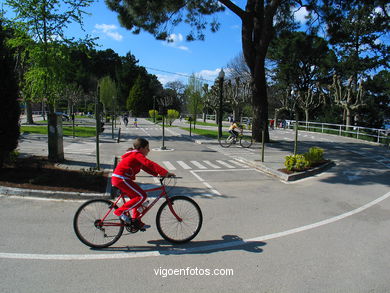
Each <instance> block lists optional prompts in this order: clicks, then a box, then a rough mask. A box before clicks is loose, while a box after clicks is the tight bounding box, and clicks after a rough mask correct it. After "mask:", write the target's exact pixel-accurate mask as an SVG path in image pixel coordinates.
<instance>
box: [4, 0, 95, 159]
mask: <svg viewBox="0 0 390 293" xmlns="http://www.w3.org/2000/svg"><path fill="white" fill-rule="evenodd" d="M92 1H93V0H69V1H60V0H24V1H18V0H6V4H7V5H8V6H10V7H11V8H12V9H13V10H14V12H15V13H16V17H15V19H14V21H15V22H16V25H17V27H18V31H20V32H22V33H23V34H25V33H27V35H28V36H29V37H30V39H32V40H34V42H31V41H29V42H28V43H27V44H26V45H27V46H26V48H27V50H28V51H29V60H30V64H31V67H30V68H29V70H28V71H27V72H26V74H25V80H26V86H27V87H28V90H27V92H28V93H29V94H30V95H31V96H33V97H36V98H39V99H42V98H44V99H46V101H47V103H48V105H49V113H50V114H54V111H55V108H54V104H55V101H56V93H58V91H59V89H60V88H61V81H62V80H61V79H62V77H63V71H64V70H65V69H66V68H67V66H65V64H64V63H62V62H63V61H64V62H66V61H65V59H64V58H63V57H64V55H63V48H64V46H62V45H64V44H67V45H69V44H72V43H76V41H74V39H73V38H68V37H66V35H65V30H66V28H67V27H68V25H69V24H71V23H78V24H80V25H81V26H82V15H83V14H84V13H85V12H84V11H83V9H84V8H85V7H87V6H89V5H90V3H91V2H92ZM23 37H24V36H23ZM90 41H91V40H89V39H85V40H80V41H79V42H84V43H91V42H90ZM54 121H55V120H54V119H49V123H48V128H49V130H50V129H52V127H53V126H54V125H52V123H54ZM48 133H49V139H48V149H49V159H51V160H53V161H61V160H63V150H62V151H60V150H59V146H60V145H61V144H60V143H58V136H57V133H56V132H54V133H53V132H52V131H49V132H48Z"/></svg>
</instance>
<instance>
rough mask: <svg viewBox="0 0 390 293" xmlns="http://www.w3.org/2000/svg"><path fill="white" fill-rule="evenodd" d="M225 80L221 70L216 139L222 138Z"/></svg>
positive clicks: (219, 75)
mask: <svg viewBox="0 0 390 293" xmlns="http://www.w3.org/2000/svg"><path fill="white" fill-rule="evenodd" d="M224 79H225V72H224V71H223V69H221V71H220V72H219V74H218V82H219V115H218V116H219V117H218V139H221V137H222V107H223V81H224Z"/></svg>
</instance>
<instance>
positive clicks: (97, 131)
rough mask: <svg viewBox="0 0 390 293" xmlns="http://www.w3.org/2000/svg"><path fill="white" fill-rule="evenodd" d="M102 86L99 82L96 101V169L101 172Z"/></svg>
mask: <svg viewBox="0 0 390 293" xmlns="http://www.w3.org/2000/svg"><path fill="white" fill-rule="evenodd" d="M99 95H100V85H99V82H98V85H97V91H96V99H95V119H96V169H97V170H100V152H99V134H100V128H101V125H100V107H99Z"/></svg>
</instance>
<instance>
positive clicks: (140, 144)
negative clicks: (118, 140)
mask: <svg viewBox="0 0 390 293" xmlns="http://www.w3.org/2000/svg"><path fill="white" fill-rule="evenodd" d="M148 145H149V141H147V140H146V139H145V138H142V137H137V138H136V139H135V140H134V142H133V147H132V148H129V149H128V150H127V151H131V150H139V149H140V148H146V147H147V146H148Z"/></svg>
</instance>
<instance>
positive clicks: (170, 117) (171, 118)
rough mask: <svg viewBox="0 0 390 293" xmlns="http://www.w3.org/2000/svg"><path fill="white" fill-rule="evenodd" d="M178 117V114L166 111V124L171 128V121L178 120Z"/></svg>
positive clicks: (170, 110)
mask: <svg viewBox="0 0 390 293" xmlns="http://www.w3.org/2000/svg"><path fill="white" fill-rule="evenodd" d="M179 116H180V114H179V112H178V111H176V110H173V109H168V112H167V116H166V119H167V123H168V124H169V125H170V126H172V123H173V121H175V120H176V119H177V118H179Z"/></svg>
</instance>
